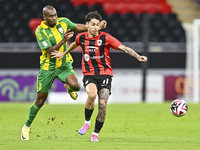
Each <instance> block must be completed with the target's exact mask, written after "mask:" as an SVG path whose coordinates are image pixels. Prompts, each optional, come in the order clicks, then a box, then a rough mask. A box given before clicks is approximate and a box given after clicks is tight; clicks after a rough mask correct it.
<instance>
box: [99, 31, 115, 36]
mask: <svg viewBox="0 0 200 150" xmlns="http://www.w3.org/2000/svg"><path fill="white" fill-rule="evenodd" d="M100 35H106V36H112V35H110V34H109V33H107V32H104V31H100Z"/></svg>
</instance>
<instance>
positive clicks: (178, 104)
mask: <svg viewBox="0 0 200 150" xmlns="http://www.w3.org/2000/svg"><path fill="white" fill-rule="evenodd" d="M187 110H188V106H187V103H186V102H185V101H184V100H182V99H175V100H174V101H173V102H172V103H171V104H170V111H171V113H172V114H173V115H174V116H176V117H182V116H184V115H185V114H186V113H187Z"/></svg>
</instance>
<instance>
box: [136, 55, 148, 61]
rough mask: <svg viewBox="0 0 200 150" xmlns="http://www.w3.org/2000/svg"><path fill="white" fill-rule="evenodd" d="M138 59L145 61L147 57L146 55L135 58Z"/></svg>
mask: <svg viewBox="0 0 200 150" xmlns="http://www.w3.org/2000/svg"><path fill="white" fill-rule="evenodd" d="M137 59H138V60H139V61H142V62H147V60H148V59H147V57H146V56H140V57H138V58H137Z"/></svg>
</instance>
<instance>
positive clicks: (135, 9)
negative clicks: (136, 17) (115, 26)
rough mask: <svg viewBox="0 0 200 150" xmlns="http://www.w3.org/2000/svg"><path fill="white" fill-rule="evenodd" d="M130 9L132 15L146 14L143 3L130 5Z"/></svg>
mask: <svg viewBox="0 0 200 150" xmlns="http://www.w3.org/2000/svg"><path fill="white" fill-rule="evenodd" d="M129 9H130V12H131V13H134V14H141V13H144V12H145V10H144V5H143V4H142V3H129Z"/></svg>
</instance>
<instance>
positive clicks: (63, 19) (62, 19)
mask: <svg viewBox="0 0 200 150" xmlns="http://www.w3.org/2000/svg"><path fill="white" fill-rule="evenodd" d="M57 20H58V22H66V21H69V19H68V18H66V17H58V18H57Z"/></svg>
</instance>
